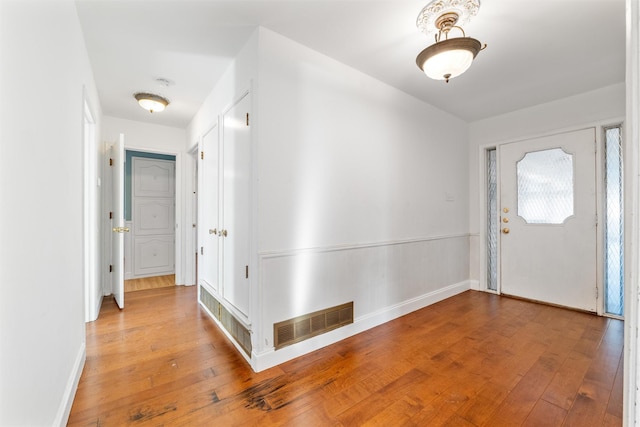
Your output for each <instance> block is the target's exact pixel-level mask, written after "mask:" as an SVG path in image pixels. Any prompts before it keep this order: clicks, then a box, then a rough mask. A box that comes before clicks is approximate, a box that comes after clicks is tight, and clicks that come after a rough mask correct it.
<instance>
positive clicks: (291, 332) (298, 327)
mask: <svg viewBox="0 0 640 427" xmlns="http://www.w3.org/2000/svg"><path fill="white" fill-rule="evenodd" d="M350 323H353V302H349V303H346V304H342V305H339V306H336V307H331V308H326V309H324V310H320V311H316V312H314V313H309V314H305V315H302V316H298V317H296V318H293V319H289V320H285V321H283V322H278V323H276V324H274V325H273V337H274V340H275V343H274V345H275V348H276V350H278V349H280V348H282V347H285V346H287V345H291V344H295V343H297V342H300V341H304V340H306V339H309V338H311V337H314V336H316V335H320V334H323V333H325V332H329V331H331V330H333V329H336V328H339V327H341V326H344V325H348V324H350Z"/></svg>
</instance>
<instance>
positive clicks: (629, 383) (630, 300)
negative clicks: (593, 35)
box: [622, 0, 640, 426]
mask: <svg viewBox="0 0 640 427" xmlns="http://www.w3.org/2000/svg"><path fill="white" fill-rule="evenodd" d="M625 6H626V7H625V9H626V34H625V41H626V55H625V56H626V70H625V84H626V88H625V94H626V100H625V102H626V104H625V106H626V108H625V110H626V111H625V115H626V117H625V120H624V128H623V136H622V138H623V144H624V167H625V174H624V186H625V190H624V198H625V217H624V218H625V229H624V240H625V243H624V247H625V253H626V254H627V257H626V258H625V274H624V279H625V284H626V285H628V286H625V293H624V312H625V323H624V360H625V363H624V375H623V378H624V386H623V387H624V390H623V411H624V412H623V419H622V423H623V424H624V425H629V426H632V425H635V424H636V421H637V409H636V408H637V406H636V402H637V400H638V399H640V393H638V390H637V383H638V379H637V372H638V367H637V366H638V362H639V360H638V315H639V313H638V284H639V283H638V272H639V271H638V270H639V263H638V255H639V253H638V249H637V248H638V244H639V243H640V231H639V226H640V223H639V222H638V202H639V201H640V195H639V194H638V173H640V167H639V166H638V162H639V159H638V154H639V151H640V150H639V147H638V145H639V144H640V53H639V50H640V4H638V2H637V1H635V0H626V2H625Z"/></svg>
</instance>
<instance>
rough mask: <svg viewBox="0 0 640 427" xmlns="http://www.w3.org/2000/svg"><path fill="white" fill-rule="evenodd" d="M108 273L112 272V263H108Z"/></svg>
mask: <svg viewBox="0 0 640 427" xmlns="http://www.w3.org/2000/svg"><path fill="white" fill-rule="evenodd" d="M109 273H113V265H112V264H109Z"/></svg>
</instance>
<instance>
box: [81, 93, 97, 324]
mask: <svg viewBox="0 0 640 427" xmlns="http://www.w3.org/2000/svg"><path fill="white" fill-rule="evenodd" d="M82 100H83V108H82V156H83V251H82V253H83V263H82V265H83V282H84V287H83V292H84V321H85V322H91V321H94V320H96V319H97V318H98V313H99V312H100V306H101V305H102V292H101V286H100V284H101V282H102V280H101V279H102V278H101V271H100V240H101V225H100V220H99V218H100V216H99V211H100V200H101V199H100V192H99V187H100V185H101V182H100V178H99V177H100V174H99V173H98V170H99V168H98V164H99V163H98V150H97V146H96V120H95V115H94V113H93V111H92V109H91V102H90V101H89V98H88V96H87V93H86V88H84V87H83V96H82Z"/></svg>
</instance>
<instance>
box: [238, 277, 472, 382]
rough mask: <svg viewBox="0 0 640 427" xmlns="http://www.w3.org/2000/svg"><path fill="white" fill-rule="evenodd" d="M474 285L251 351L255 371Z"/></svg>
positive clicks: (450, 288) (457, 286)
mask: <svg viewBox="0 0 640 427" xmlns="http://www.w3.org/2000/svg"><path fill="white" fill-rule="evenodd" d="M470 287H471V281H470V280H464V281H462V282H459V283H455V284H453V285H450V286H446V287H444V288H441V289H438V290H436V291H433V292H429V293H426V294H424V295H420V296H418V297H416V298H412V299H409V300H406V301H403V302H401V303H398V304H394V305H391V306H388V307H385V308H383V309H380V310H378V311H376V312H373V313H369V314H366V315H364V316H361V317H358V318H356V319H354V322H353V323H352V324H350V325H346V326H343V327H341V328H338V329H334V330H333V331H330V332H327V333H326V334H322V335H318V336H316V337H313V338H310V339H308V340H305V341H302V342H300V343H297V344H293V345H290V346H288V347H284V348H282V349H280V350H278V351H275V350H274V349H273V348H270V349H268V350H266V351H263V352H261V353H256V352H255V351H254V352H252V355H251V365H252V368H253V370H254V371H256V372H260V371H263V370H265V369H268V368H271V367H273V366H276V365H279V364H281V363H284V362H286V361H288V360H291V359H294V358H296V357H299V356H302V355H304V354H307V353H310V352H312V351H315V350H318V349H320V348H323V347H326V346H328V345H331V344H334V343H336V342H338V341H341V340H343V339H345V338H349V337H351V336H353V335H356V334H359V333H361V332H364V331H366V330H368V329H371V328H374V327H376V326H379V325H382V324H383V323H386V322H389V321H391V320H393V319H397V318H398V317H401V316H404V315H405V314H408V313H411V312H413V311H416V310H420V309H422V308H424V307H427V306H429V305H432V304H435V303H437V302H439V301H442V300H445V299H447V298H450V297H452V296H454V295H457V294H459V293H462V292H465V291H467V290H469V289H470Z"/></svg>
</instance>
